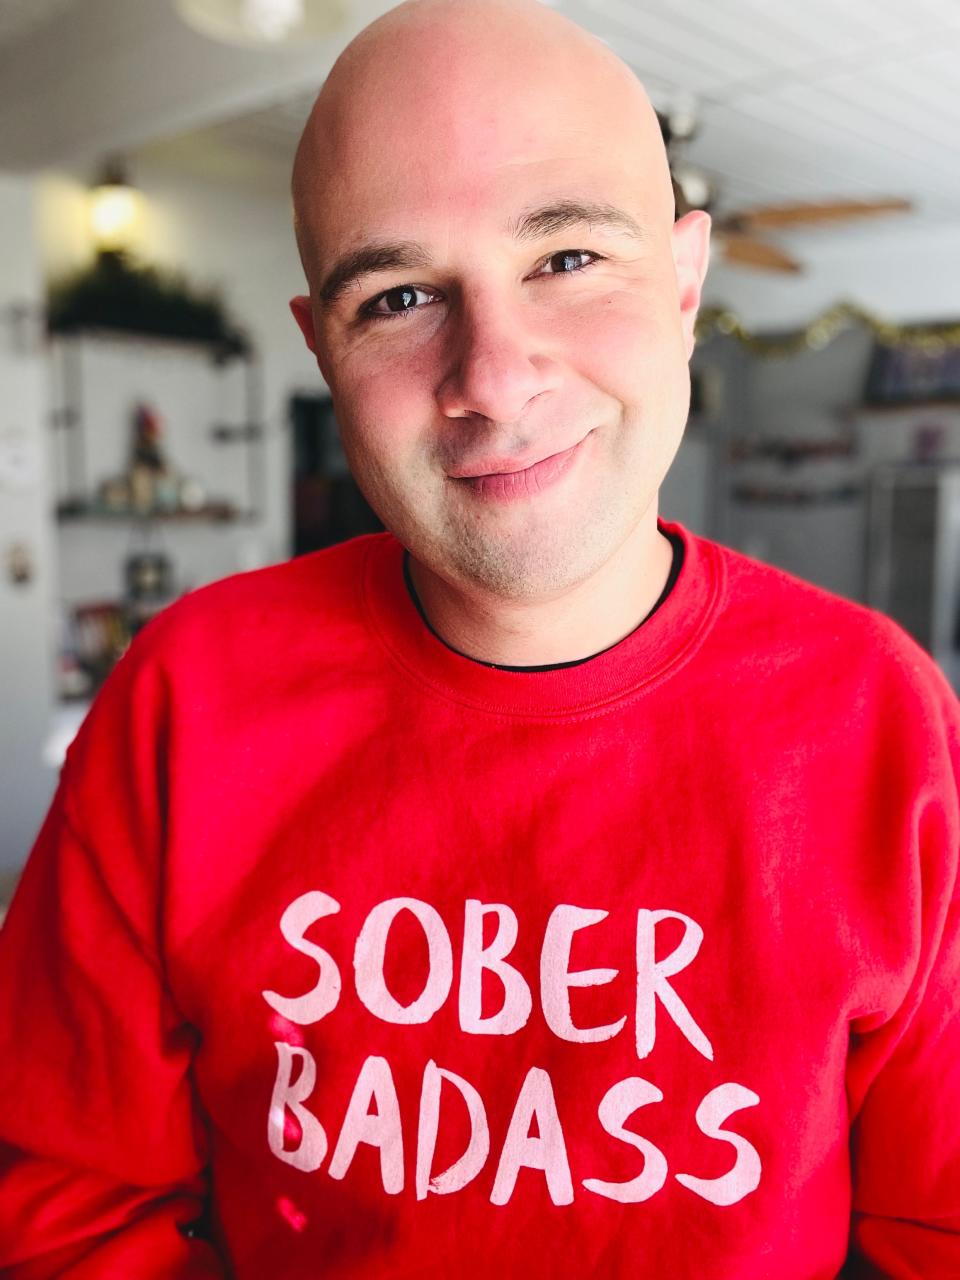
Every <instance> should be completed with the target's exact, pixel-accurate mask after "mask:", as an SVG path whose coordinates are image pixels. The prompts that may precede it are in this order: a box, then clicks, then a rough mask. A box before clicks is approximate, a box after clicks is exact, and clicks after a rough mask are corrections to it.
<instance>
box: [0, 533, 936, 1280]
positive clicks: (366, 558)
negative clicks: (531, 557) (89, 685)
mask: <svg viewBox="0 0 960 1280" xmlns="http://www.w3.org/2000/svg"><path fill="white" fill-rule="evenodd" d="M661 528H662V529H664V530H672V531H674V532H677V533H679V534H680V536H681V537H682V538H683V542H684V546H685V558H684V561H683V567H682V569H681V571H680V575H679V578H678V580H677V582H676V584H675V586H674V588H673V590H672V591H671V592H670V594H669V596H668V597H667V599H666V601H665V602H664V603H663V604H662V606H661V607H660V608H659V609H658V610H656V612H655V613H654V614H653V615H652V616H651V617H650V618H649V620H648V621H647V622H645V623H644V624H643V625H641V626H640V627H638V628H637V630H635V631H634V632H633V633H632V634H631V635H630V636H628V637H627V638H625V639H624V640H622V641H621V642H620V643H619V644H617V645H615V646H614V647H613V648H611V649H609V650H607V651H606V652H604V653H602V654H601V655H599V656H598V657H596V658H594V659H592V660H591V661H588V662H586V663H583V664H581V665H579V666H572V667H569V668H565V669H560V670H554V671H543V672H529V671H528V672H516V671H504V670H497V669H493V668H490V667H487V666H484V665H481V664H479V663H476V662H473V661H471V660H470V659H469V658H465V657H462V656H460V655H458V654H456V653H455V652H453V651H452V650H450V649H448V648H447V647H446V646H445V645H444V644H443V643H442V641H440V640H439V639H438V638H437V637H436V636H434V635H433V634H432V633H431V632H430V630H429V629H428V628H427V626H426V625H425V624H424V622H423V620H422V619H421V617H420V615H419V614H418V612H417V609H416V606H415V605H414V603H413V601H412V600H411V598H410V596H409V594H408V592H407V591H406V589H405V586H404V581H403V574H402V562H401V557H402V547H401V545H400V544H399V542H398V541H397V540H396V539H395V538H394V537H393V536H392V535H391V534H387V533H384V534H375V535H369V536H366V537H361V538H356V539H354V540H353V541H351V542H348V543H346V544H344V545H341V546H337V547H334V548H331V549H328V550H325V551H321V552H318V553H314V554H312V555H309V556H306V557H303V558H301V559H298V560H295V561H292V562H290V563H286V564H282V565H277V566H273V567H270V568H267V569H261V570H257V571H255V572H252V573H245V574H241V575H237V576H234V577H232V578H228V579H226V580H223V581H221V582H217V583H215V584H213V585H211V586H208V587H204V588H202V589H200V590H197V591H194V592H192V593H190V594H189V595H187V596H185V597H184V598H183V599H181V600H180V601H178V602H177V603H176V604H174V605H173V606H171V607H170V608H169V609H167V610H166V611H165V612H164V613H163V614H161V615H160V616H159V617H158V618H156V619H155V620H154V621H153V622H152V623H151V624H150V625H148V626H147V628H146V629H145V630H144V631H143V632H142V633H141V634H140V635H139V637H138V638H137V640H136V641H135V642H134V644H133V646H132V648H131V649H130V650H129V651H128V653H127V655H126V656H125V657H124V658H123V659H122V661H121V662H120V664H119V666H118V667H117V669H116V670H115V672H114V674H113V675H112V676H111V678H110V680H109V681H108V683H107V685H106V686H105V688H104V689H103V691H102V692H101V694H100V695H99V697H98V698H97V700H96V702H95V704H94V707H93V708H92V710H91V712H90V714H89V715H88V717H87V719H86V721H85V723H84V725H83V727H82V729H81V731H80V733H79V736H78V737H77V739H76V740H75V742H74V743H73V745H72V747H71V749H70V751H69V753H68V756H67V761H66V764H65V766H64V769H63V772H62V775H61V779H60V785H59V788H58V790H57V794H56V798H55V800H54V802H53V804H52V807H51V809H50V812H49V815H48V816H47V819H46V821H45V823H44V825H43V827H42V829H41V831H40V834H39V836H38V838H37V842H36V845H35V847H34V849H33V852H32V854H31V857H30V859H29V862H28V865H27V867H26V870H25V873H24V875H23V878H22V881H21V883H20V886H19V889H18V892H17V894H16V897H15V899H14V902H13V904H12V907H11V910H10V913H9V916H8V920H7V923H6V925H5V927H4V928H3V930H2V931H0V1138H2V1139H3V1141H4V1143H5V1146H4V1147H3V1153H4V1154H3V1156H2V1160H0V1170H2V1172H0V1266H2V1265H5V1266H6V1267H8V1268H9V1270H8V1271H5V1272H3V1274H4V1275H8V1276H11V1277H17V1278H18V1280H21V1278H23V1277H39V1276H52V1275H60V1276H67V1277H70V1278H72V1280H86V1278H87V1277H123V1278H124V1280H128V1278H130V1277H136V1278H138V1280H141V1278H148V1277H164V1278H170V1277H194V1276H197V1277H199V1276H214V1275H233V1276H236V1277H238V1278H239V1280H263V1278H264V1277H266V1276H273V1275H279V1276H283V1277H285V1278H291V1280H292V1278H295V1277H318V1276H324V1277H327V1276H329V1277H331V1278H332V1277H338V1278H339V1277H358V1276H363V1277H377V1278H381V1277H382V1278H384V1280H389V1278H392V1277H397V1278H398V1280H399V1278H400V1277H418V1278H422V1277H426V1278H433V1277H437V1278H439V1277H443V1278H444V1280H450V1278H451V1277H453V1278H456V1277H473V1276H489V1275H497V1276H501V1277H522V1280H536V1278H538V1277H555V1276H558V1275H561V1274H562V1275H565V1276H610V1277H614V1276H628V1275H630V1276H632V1275H638V1274H642V1275H644V1276H653V1277H666V1278H669V1280H674V1278H675V1277H680V1278H682V1277H695V1278H696V1280H714V1278H715V1280H754V1278H757V1277H769V1278H771V1280H793V1278H796V1280H814V1278H815V1277H835V1276H837V1275H838V1273H840V1272H841V1271H843V1274H844V1275H850V1276H893V1277H920V1276H923V1277H948V1276H960V1120H958V1115H960V1019H958V1007H960V897H958V891H957V876H958V869H957V862H958V845H960V804H958V791H957V776H958V774H957V770H958V764H960V705H958V702H957V699H956V697H955V696H954V694H953V692H952V691H951V690H950V688H949V686H948V685H947V683H946V681H945V679H944V678H943V676H942V675H941V673H940V671H939V669H938V668H937V667H936V666H935V665H934V663H933V662H932V660H931V659H930V658H929V657H928V656H927V655H926V654H925V653H924V652H923V651H922V650H921V649H920V648H919V647H918V646H917V645H916V644H915V643H914V642H913V641H912V640H910V639H909V638H908V637H907V636H906V635H905V633H904V632H903V631H902V630H900V628H899V627H897V626H896V625H895V624H894V623H892V622H891V621H890V620H889V619H887V618H886V617H884V616H883V615H881V614H879V613H877V612H875V611H873V610H869V609H866V608H864V607H863V606H860V605H856V604H853V603H851V602H848V601H845V600H842V599H840V598H838V597H836V596H833V595H831V594H829V593H827V592H825V591H823V590H821V589H819V588H817V587H814V586H812V585H810V584H807V583H804V582H802V581H800V580H798V579H796V578H794V577H792V576H790V575H788V574H786V573H784V572H782V571H780V570H778V569H774V568H771V567H769V566H766V565H763V564H760V563H757V562H755V561H753V560H751V559H749V558H747V557H745V556H743V555H740V554H738V553H736V552H733V551H732V550H729V549H727V548H724V547H722V546H720V545H718V544H716V543H714V542H712V541H710V540H708V539H704V538H700V537H697V536H694V535H693V534H692V533H690V532H689V531H688V530H686V529H684V528H683V527H682V526H680V525H678V524H676V523H675V522H667V521H663V520H661ZM189 1224H193V1225H189ZM845 1263H846V1264H847V1269H846V1270H844V1267H845Z"/></svg>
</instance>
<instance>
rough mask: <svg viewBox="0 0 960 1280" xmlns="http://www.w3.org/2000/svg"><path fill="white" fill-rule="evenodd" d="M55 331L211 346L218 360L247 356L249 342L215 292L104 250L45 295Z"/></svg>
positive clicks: (49, 321) (174, 274)
mask: <svg viewBox="0 0 960 1280" xmlns="http://www.w3.org/2000/svg"><path fill="white" fill-rule="evenodd" d="M47 324H48V328H49V330H50V332H51V333H70V332H71V331H75V330H78V329H85V328H103V329H118V330H122V331H125V332H128V333H139V334H150V335H151V336H154V337H167V338H181V339H186V340H188V341H191V340H192V341H198V342H203V343H208V344H209V345H210V348H211V351H212V353H213V356H214V359H215V360H217V361H218V362H220V361H225V360H229V359H231V358H232V357H233V356H238V355H246V354H247V353H248V352H249V351H250V340H249V338H248V336H247V335H246V334H245V333H244V332H243V331H242V330H240V329H239V328H238V327H237V326H236V325H234V324H233V322H232V321H231V320H230V318H229V317H228V316H227V313H226V311H225V309H224V306H223V303H222V302H221V301H220V298H219V296H218V295H217V294H216V293H215V292H209V293H199V292H197V291H196V290H195V289H193V288H192V287H191V285H190V284H189V283H188V282H187V280H186V279H185V277H184V276H183V275H182V274H180V273H177V272H174V271H167V270H161V269H159V268H156V267H148V266H141V265H139V264H137V263H133V262H130V261H128V259H127V258H126V256H125V255H124V254H123V253H116V252H114V253H110V252H102V253H100V254H99V256H98V257H97V259H96V260H95V261H94V262H93V263H92V264H91V265H90V266H89V267H84V268H83V269H81V270H79V271H77V272H75V273H74V274H72V275H70V276H68V277H67V278H65V279H61V280H57V281H54V282H53V283H52V284H51V285H50V287H49V289H48V296H47Z"/></svg>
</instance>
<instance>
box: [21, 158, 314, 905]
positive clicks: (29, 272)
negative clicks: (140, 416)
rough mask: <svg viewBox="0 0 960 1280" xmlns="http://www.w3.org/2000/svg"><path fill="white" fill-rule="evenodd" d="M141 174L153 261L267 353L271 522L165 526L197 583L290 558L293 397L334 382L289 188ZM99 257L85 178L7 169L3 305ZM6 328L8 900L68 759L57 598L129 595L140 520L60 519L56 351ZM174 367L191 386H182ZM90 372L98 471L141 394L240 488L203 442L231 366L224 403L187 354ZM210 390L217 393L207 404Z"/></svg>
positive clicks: (230, 393)
mask: <svg viewBox="0 0 960 1280" xmlns="http://www.w3.org/2000/svg"><path fill="white" fill-rule="evenodd" d="M136 176H137V180H138V184H139V186H140V188H141V190H142V191H143V192H144V195H145V198H146V206H145V208H146V211H145V217H144V221H143V224H142V227H141V229H140V233H139V241H140V249H141V253H142V256H143V258H144V260H145V261H148V262H151V263H153V264H155V265H159V266H168V267H171V268H174V269H177V270H181V271H183V272H185V273H186V275H187V276H188V277H189V279H190V280H191V282H193V283H195V284H196V285H197V286H198V287H208V286H218V287H219V288H220V289H221V291H222V294H223V298H224V301H225V303H226V305H227V308H228V309H229V311H230V313H231V315H232V316H233V317H234V319H235V320H236V321H237V322H238V323H239V324H241V325H242V326H243V327H244V328H246V329H247V331H248V332H249V333H250V334H251V336H252V338H253V340H254V343H255V346H256V347H257V350H258V352H259V356H260V361H261V368H262V379H263V422H264V425H265V429H266V436H265V443H264V447H265V467H264V476H263V490H264V493H265V497H266V501H265V508H264V513H263V518H262V519H261V520H260V521H258V522H257V523H255V524H248V523H243V524H237V525H208V526H205V527H200V526H193V525H189V526H185V527H174V526H166V527H163V528H162V529H161V530H160V531H159V533H158V536H159V537H160V538H161V539H162V542H163V545H164V546H165V547H166V549H167V550H168V552H169V553H170V554H171V555H172V556H173V558H174V560H175V562H176V564H177V570H178V580H179V582H181V583H182V584H183V585H184V586H197V585H200V584H201V583H203V582H207V581H211V580H213V579H214V578H218V577H221V576H224V575H225V574H228V573H232V572H235V571H236V570H238V569H244V568H249V567H254V566H255V565H256V564H265V563H272V562H276V561H279V560H283V559H285V558H286V557H287V556H288V555H289V550H290V529H289V518H290V500H289V489H290V483H289V468H290V440H289V427H288V424H287V417H286V409H287V401H288V398H289V396H290V394H291V393H292V392H294V391H296V390H311V391H317V390H322V389H323V383H322V380H321V378H320V375H319V372H318V370H317V368H316V364H315V361H314V360H313V357H312V356H311V355H310V353H309V352H308V351H307V350H306V348H305V347H304V345H303V340H302V338H301V336H300V333H299V330H298V329H297V328H296V325H295V323H294V321H293V318H292V316H291V315H290V313H289V310H288V307H287V302H288V299H289V298H290V297H291V296H292V295H293V294H294V293H300V292H303V279H302V274H301V270H300V264H299V260H298V258H297V254H296V248H295V244H294V239H293V232H292V229H291V225H290V210H289V202H288V199H287V196H286V192H285V191H284V190H282V189H277V188H276V187H272V188H269V189H266V190H261V191H258V190H255V189H250V188H247V189H242V188H237V187H230V186H224V185H222V184H221V185H219V186H218V185H216V184H213V183H206V182H204V181H203V180H199V179H197V178H196V177H193V178H190V179H186V178H183V177H182V176H179V175H177V174H175V173H172V172H169V171H165V170H163V169H162V168H158V169H157V170H155V171H150V172H148V171H147V170H146V169H138V171H137V175H136ZM90 254H91V249H90V243H89V239H88V234H87V227H86V205H85V200H84V186H83V184H82V182H81V181H80V179H79V177H78V176H75V175H72V174H69V173H47V174H43V175H40V176H39V177H38V178H37V179H36V181H35V182H34V181H28V180H26V179H21V178H8V177H5V176H3V175H0V311H2V310H3V308H4V307H5V306H6V305H8V304H9V303H19V302H23V301H31V302H33V303H34V304H41V303H42V300H43V295H44V288H43V280H44V279H45V278H46V277H48V276H50V275H52V274H59V273H62V272H63V271H66V270H69V269H70V268H72V267H76V266H79V265H82V264H83V263H84V262H85V261H87V260H89V257H90ZM7 334H8V330H7V328H6V327H5V326H3V325H2V323H0V438H5V437H4V433H5V432H6V431H9V430H10V429H16V430H17V431H18V432H25V433H26V434H25V439H26V440H27V442H28V444H29V448H30V450H31V454H32V456H33V458H34V467H33V471H34V480H33V481H32V482H31V483H30V485H29V487H27V488H24V489H22V490H20V491H17V492H10V491H8V489H7V488H5V487H3V486H2V485H0V762H2V768H0V903H2V901H3V897H4V891H5V889H6V888H7V887H8V885H9V880H10V875H11V872H12V871H13V870H14V869H16V868H19V866H20V865H21V864H22V862H23V860H24V858H25V856H26V854H27V853H28V851H29V848H30V845H31V844H32V841H33V838H34V837H35V835H36V832H37V830H38V829H39V825H40V823H41V821H42V819H43V815H44V813H45V812H46V808H47V806H48V804H49V800H50V797H51V795H52V792H53V788H54V785H55V782H56V770H55V769H54V768H52V767H51V766H50V765H47V764H44V763H43V761H42V751H43V745H44V743H45V742H46V741H47V739H48V737H49V735H50V733H51V729H52V726H53V725H54V723H55V719H56V707H55V705H54V698H55V689H54V684H55V680H54V677H55V656H56V646H57V642H58V637H57V606H58V604H59V601H60V599H61V598H65V599H68V600H70V601H75V600H79V599H84V598H85V599H91V598H94V599H95V598H103V597H110V596H112V597H113V598H116V597H117V596H118V595H119V594H120V568H121V564H122V558H123V556H124V555H125V554H126V553H127V551H128V550H129V549H130V543H131V533H130V529H129V526H119V525H118V526H104V525H101V524H96V523H90V524H89V525H84V524H78V523H76V522H72V523H69V524H64V525H61V526H59V528H58V527H57V526H56V525H55V522H54V520H53V517H52V511H53V504H54V487H55V481H56V476H57V457H56V455H55V451H54V448H53V445H52V437H51V431H50V427H49V409H50V408H52V407H53V405H54V401H55V398H56V397H55V394H54V391H55V388H54V386H53V385H52V383H53V380H52V379H51V377H50V370H51V361H50V359H49V356H48V355H47V354H45V353H38V354H35V355H32V356H30V357H24V356H14V355H13V354H12V353H11V352H10V350H9V349H8V342H7ZM97 361H99V365H98V364H97ZM175 364H176V365H177V371H176V380H178V387H179V389H177V388H176V387H174V386H173V383H174V381H175V379H174V374H173V368H174V365H175ZM88 372H89V374H90V375H91V378H90V379H88V386H87V393H88V395H89V397H90V401H91V405H93V406H94V407H95V408H96V406H99V408H98V410H97V411H96V412H93V413H91V414H90V419H89V421H88V423H87V428H88V432H89V433H90V434H89V435H88V446H89V451H90V458H91V467H90V473H91V474H90V478H91V480H92V481H95V480H96V479H98V478H102V475H103V474H107V473H110V472H115V471H117V470H120V469H121V466H119V465H117V464H118V463H120V464H122V463H123V462H124V461H125V458H124V456H123V451H124V450H125V448H126V432H127V430H128V428H127V424H126V422H125V421H124V420H123V416H122V415H123V412H124V407H125V405H128V404H129V402H130V400H131V399H132V398H133V397H134V392H135V391H139V392H140V393H141V394H143V395H144V397H145V398H146V399H148V400H150V401H151V402H153V403H155V404H156V408H157V409H158V411H159V413H160V415H161V418H163V419H164V423H165V426H166V428H167V439H168V441H169V444H170V449H171V453H172V459H171V460H172V461H173V462H174V463H178V464H180V465H181V466H182V468H183V469H185V470H188V471H194V472H198V473H199V472H202V471H203V470H204V468H205V467H207V465H208V464H209V465H210V467H211V469H214V470H215V474H213V475H211V476H208V477H207V480H208V484H209V488H210V490H211V491H213V492H215V493H220V492H224V493H225V494H227V495H229V494H230V493H231V492H234V493H236V495H237V496H238V497H239V496H242V492H243V477H242V475H241V474H240V470H239V467H240V465H241V464H240V463H239V455H238V454H237V453H235V452H232V451H231V450H225V451H221V452H220V453H218V454H217V455H216V456H214V455H213V454H211V453H210V451H209V448H207V447H206V446H205V445H203V443H202V441H198V440H197V439H196V438H193V439H192V438H191V432H192V431H193V430H194V429H195V428H196V427H197V425H198V424H201V423H202V422H203V421H206V416H207V415H216V416H217V417H219V416H221V412H220V411H221V410H222V411H223V413H224V415H225V416H226V417H227V418H228V419H229V418H231V417H234V416H236V413H237V409H238V394H237V383H236V382H235V381H234V382H233V383H231V384H230V385H229V386H227V385H226V383H230V379H231V378H232V377H233V375H226V383H225V394H224V396H223V397H222V400H217V399H214V400H210V398H209V390H210V383H209V379H207V382H206V383H203V375H201V374H200V373H199V372H198V371H197V369H196V368H194V369H193V370H192V372H191V371H190V368H189V361H188V368H187V373H186V376H185V375H184V366H183V364H182V362H179V361H178V360H176V359H174V357H172V356H170V357H168V356H166V355H164V354H163V353H162V352H154V353H153V354H152V356H151V357H150V360H149V377H140V376H139V375H134V374H132V373H131V372H130V368H129V366H128V368H127V371H126V373H124V372H122V370H121V366H120V365H118V364H117V363H114V364H113V365H110V363H109V357H108V356H107V355H104V353H102V352H101V353H99V354H98V355H96V356H95V357H93V362H92V363H91V364H90V366H89V370H88ZM184 376H185V380H184ZM124 379H126V381H124ZM202 386H203V387H205V388H206V390H205V391H203V392H201V387H202ZM164 388H166V389H167V391H169V394H167V393H166V392H165V390H164ZM171 388H173V389H171ZM201 394H204V395H207V400H206V401H205V402H204V404H203V405H201V406H199V407H198V404H197V402H198V400H199V399H200V397H201ZM187 408H189V409H190V411H191V412H192V413H193V414H194V415H195V416H194V417H193V418H192V419H191V418H190V417H189V416H187V414H186V412H185V410H186V409H187ZM238 448H239V446H233V449H234V450H235V449H238ZM205 450H206V451H205ZM16 540H23V541H25V542H26V543H27V544H28V546H29V547H30V548H31V550H32V552H33V556H34V560H35V563H36V567H37V574H36V577H35V578H34V580H33V581H32V582H31V583H30V584H29V585H28V586H26V587H16V588H15V587H14V586H13V585H12V584H10V583H9V582H8V580H7V579H6V576H5V563H4V561H5V555H6V552H7V550H8V548H9V545H10V544H11V543H12V542H14V541H16Z"/></svg>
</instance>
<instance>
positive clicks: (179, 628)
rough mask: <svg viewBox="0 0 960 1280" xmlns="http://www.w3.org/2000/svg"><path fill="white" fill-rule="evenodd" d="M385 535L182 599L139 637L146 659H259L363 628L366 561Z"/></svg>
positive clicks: (234, 577)
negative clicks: (199, 651) (240, 655)
mask: <svg viewBox="0 0 960 1280" xmlns="http://www.w3.org/2000/svg"><path fill="white" fill-rule="evenodd" d="M389 536H390V535H388V534H385V533H372V534H362V535H360V536H358V537H355V538H351V539H348V540H347V541H346V542H341V543H336V544H335V545H333V546H330V547H324V548H321V549H320V550H317V551H311V552H307V553H306V554H304V555H300V556H296V557H294V558H293V559H291V560H285V561H282V562H280V563H277V564H271V565H266V566H264V567H262V568H259V569H248V570H245V571H243V572H240V573H234V574H230V575H229V576H227V577H224V578H218V579H217V580H216V581H215V582H210V583H206V584H205V585H203V586H200V587H196V588H194V589H193V590H191V591H188V592H186V593H184V595H182V596H180V597H179V598H178V599H177V600H175V601H174V602H173V603H172V604H170V605H168V606H167V607H166V608H165V609H163V610H161V612H160V613H158V614H157V615H156V616H155V617H154V618H152V619H151V620H150V622H148V623H147V624H146V626H145V627H143V628H142V630H141V631H140V632H139V633H138V635H137V637H136V639H135V641H134V644H133V646H131V647H132V648H134V649H136V650H138V651H139V654H140V656H141V657H143V658H145V659H147V658H163V659H173V660H175V659H176V657H177V655H178V654H184V653H190V652H191V651H195V649H196V647H197V646H198V645H199V646H201V647H203V648H207V647H209V646H211V645H215V646H216V648H217V650H218V651H219V653H220V654H221V655H222V656H223V657H224V658H227V657H229V655H230V654H231V652H235V651H242V652H245V653H247V654H256V653H258V652H260V651H263V650H274V651H275V650H276V649H277V648H278V647H285V646H291V647H295V646H296V643H297V639H298V637H301V636H302V635H303V634H305V633H306V632H308V631H309V632H311V633H312V634H313V635H314V636H316V637H322V636H323V635H328V636H330V637H331V638H333V637H336V636H337V633H338V630H339V629H340V628H341V627H344V626H349V625H353V626H356V625H358V624H359V622H360V615H361V605H360V596H361V585H362V577H363V571H364V564H365V561H366V557H367V554H368V552H369V550H370V548H371V546H372V544H373V543H375V542H376V541H377V540H379V539H383V538H385V537H389Z"/></svg>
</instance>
